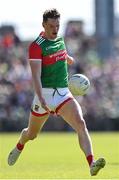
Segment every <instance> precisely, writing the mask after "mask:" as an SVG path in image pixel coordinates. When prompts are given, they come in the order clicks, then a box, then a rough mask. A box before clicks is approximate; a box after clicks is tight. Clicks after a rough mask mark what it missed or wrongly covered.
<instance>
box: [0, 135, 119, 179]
mask: <svg viewBox="0 0 119 180" xmlns="http://www.w3.org/2000/svg"><path fill="white" fill-rule="evenodd" d="M19 135H20V133H16V134H9V133H8V134H0V179H119V133H102V132H100V133H99V132H98V133H90V135H91V138H92V141H93V148H94V152H95V158H98V157H105V159H106V162H107V164H106V166H105V168H104V169H102V170H101V171H100V172H99V174H98V175H97V176H95V177H91V176H90V174H89V168H88V164H87V161H86V159H85V156H84V154H83V152H82V151H81V149H80V148H79V145H78V139H77V135H76V133H45V132H42V133H41V134H40V135H39V136H38V137H37V139H36V140H34V141H30V142H28V144H27V145H26V146H25V149H24V151H23V153H22V154H21V156H20V158H19V159H18V161H17V163H16V164H15V165H14V166H11V167H10V166H8V164H7V156H8V154H9V152H10V150H11V149H12V148H13V147H14V145H15V144H16V142H17V140H18V138H19Z"/></svg>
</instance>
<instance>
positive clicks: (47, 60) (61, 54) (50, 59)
mask: <svg viewBox="0 0 119 180" xmlns="http://www.w3.org/2000/svg"><path fill="white" fill-rule="evenodd" d="M66 57H67V51H66V50H61V51H58V52H56V53H54V54H51V55H48V56H44V57H43V61H42V62H43V65H51V64H54V63H55V62H57V61H61V60H64V61H65V60H66Z"/></svg>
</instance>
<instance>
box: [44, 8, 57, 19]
mask: <svg viewBox="0 0 119 180" xmlns="http://www.w3.org/2000/svg"><path fill="white" fill-rule="evenodd" d="M48 18H53V19H57V18H60V13H59V12H58V11H57V9H55V8H52V9H47V10H46V11H45V12H44V13H43V22H46V21H47V20H48Z"/></svg>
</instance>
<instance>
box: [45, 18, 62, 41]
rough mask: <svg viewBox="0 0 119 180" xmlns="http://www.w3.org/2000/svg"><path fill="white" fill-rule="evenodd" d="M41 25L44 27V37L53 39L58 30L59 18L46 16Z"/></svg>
mask: <svg viewBox="0 0 119 180" xmlns="http://www.w3.org/2000/svg"><path fill="white" fill-rule="evenodd" d="M43 27H44V29H45V35H46V38H48V39H55V38H56V37H57V34H58V31H59V18H58V19H52V18H48V20H47V22H44V23H43Z"/></svg>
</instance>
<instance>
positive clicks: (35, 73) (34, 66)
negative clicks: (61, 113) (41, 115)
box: [29, 45, 50, 113]
mask: <svg viewBox="0 0 119 180" xmlns="http://www.w3.org/2000/svg"><path fill="white" fill-rule="evenodd" d="M34 48H35V50H34ZM29 51H30V52H29V61H30V67H31V72H32V79H33V85H34V89H35V91H36V93H37V95H38V98H39V101H40V103H41V105H42V107H43V108H44V109H45V110H46V111H47V112H48V113H50V109H49V108H48V106H47V104H46V102H45V99H44V97H43V94H42V83H41V70H42V59H40V51H39V49H37V46H36V47H34V45H32V46H31V47H30V50H29ZM37 51H38V52H37Z"/></svg>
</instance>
